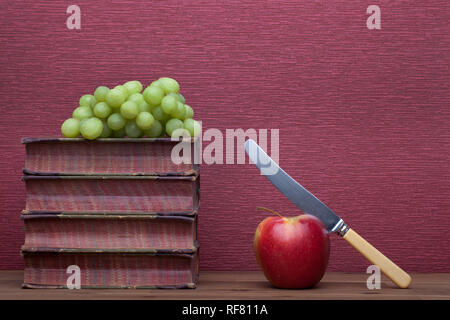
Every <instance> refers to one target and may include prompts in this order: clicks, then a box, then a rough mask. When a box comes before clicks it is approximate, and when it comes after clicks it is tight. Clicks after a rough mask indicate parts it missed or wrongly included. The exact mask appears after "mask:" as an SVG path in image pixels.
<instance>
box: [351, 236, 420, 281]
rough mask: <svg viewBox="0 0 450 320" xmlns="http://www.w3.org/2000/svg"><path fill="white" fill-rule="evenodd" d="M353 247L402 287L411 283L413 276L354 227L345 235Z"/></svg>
mask: <svg viewBox="0 0 450 320" xmlns="http://www.w3.org/2000/svg"><path fill="white" fill-rule="evenodd" d="M343 238H344V239H345V240H347V242H348V243H350V244H351V245H352V247H353V248H355V249H356V250H358V251H359V253H361V254H362V255H363V256H364V257H365V258H366V259H367V260H369V261H370V262H372V263H373V264H375V265H377V266H378V267H379V268H380V270H381V271H383V273H384V274H385V275H386V276H388V278H389V279H391V280H392V281H393V282H394V283H395V284H396V285H397V286H399V287H400V288H408V286H409V284H410V283H411V277H410V276H409V274H407V273H406V272H405V271H403V270H402V269H401V268H400V267H399V266H397V265H396V264H395V263H393V262H392V261H391V260H389V259H388V258H387V257H386V256H384V255H383V254H382V253H381V252H380V251H378V250H377V249H376V248H375V247H374V246H372V245H371V244H370V243H369V242H367V241H366V240H364V239H363V238H362V237H361V236H360V235H359V234H357V233H356V232H355V231H353V229H351V228H350V229H348V231H347V232H346V233H345V235H344V236H343Z"/></svg>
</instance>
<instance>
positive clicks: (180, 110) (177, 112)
mask: <svg viewBox="0 0 450 320" xmlns="http://www.w3.org/2000/svg"><path fill="white" fill-rule="evenodd" d="M170 115H171V116H172V117H174V118H177V119H180V120H184V119H185V116H186V109H185V108H184V104H182V103H181V102H177V107H176V108H175V109H174V110H173V111H172V113H171V114H170Z"/></svg>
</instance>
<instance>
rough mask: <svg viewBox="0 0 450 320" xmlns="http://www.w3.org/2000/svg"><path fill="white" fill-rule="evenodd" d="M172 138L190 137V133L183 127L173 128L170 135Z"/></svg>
mask: <svg viewBox="0 0 450 320" xmlns="http://www.w3.org/2000/svg"><path fill="white" fill-rule="evenodd" d="M171 137H172V138H180V137H181V138H190V137H191V134H190V132H189V131H188V130H186V129H184V128H178V129H175V130H174V131H173V132H172V135H171Z"/></svg>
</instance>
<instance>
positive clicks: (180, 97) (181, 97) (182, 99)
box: [178, 92, 186, 103]
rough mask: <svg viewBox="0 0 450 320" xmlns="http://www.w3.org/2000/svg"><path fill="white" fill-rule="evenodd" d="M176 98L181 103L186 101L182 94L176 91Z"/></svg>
mask: <svg viewBox="0 0 450 320" xmlns="http://www.w3.org/2000/svg"><path fill="white" fill-rule="evenodd" d="M178 99H179V100H180V102H181V103H186V99H185V98H184V97H183V95H182V94H181V93H179V92H178Z"/></svg>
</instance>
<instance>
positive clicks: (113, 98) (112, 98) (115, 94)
mask: <svg viewBox="0 0 450 320" xmlns="http://www.w3.org/2000/svg"><path fill="white" fill-rule="evenodd" d="M125 100H126V97H125V95H124V93H123V91H122V90H120V89H116V88H114V89H111V90H109V91H108V93H107V94H106V103H107V104H108V105H109V106H110V107H111V108H118V107H120V106H121V105H122V103H124V102H125Z"/></svg>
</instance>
